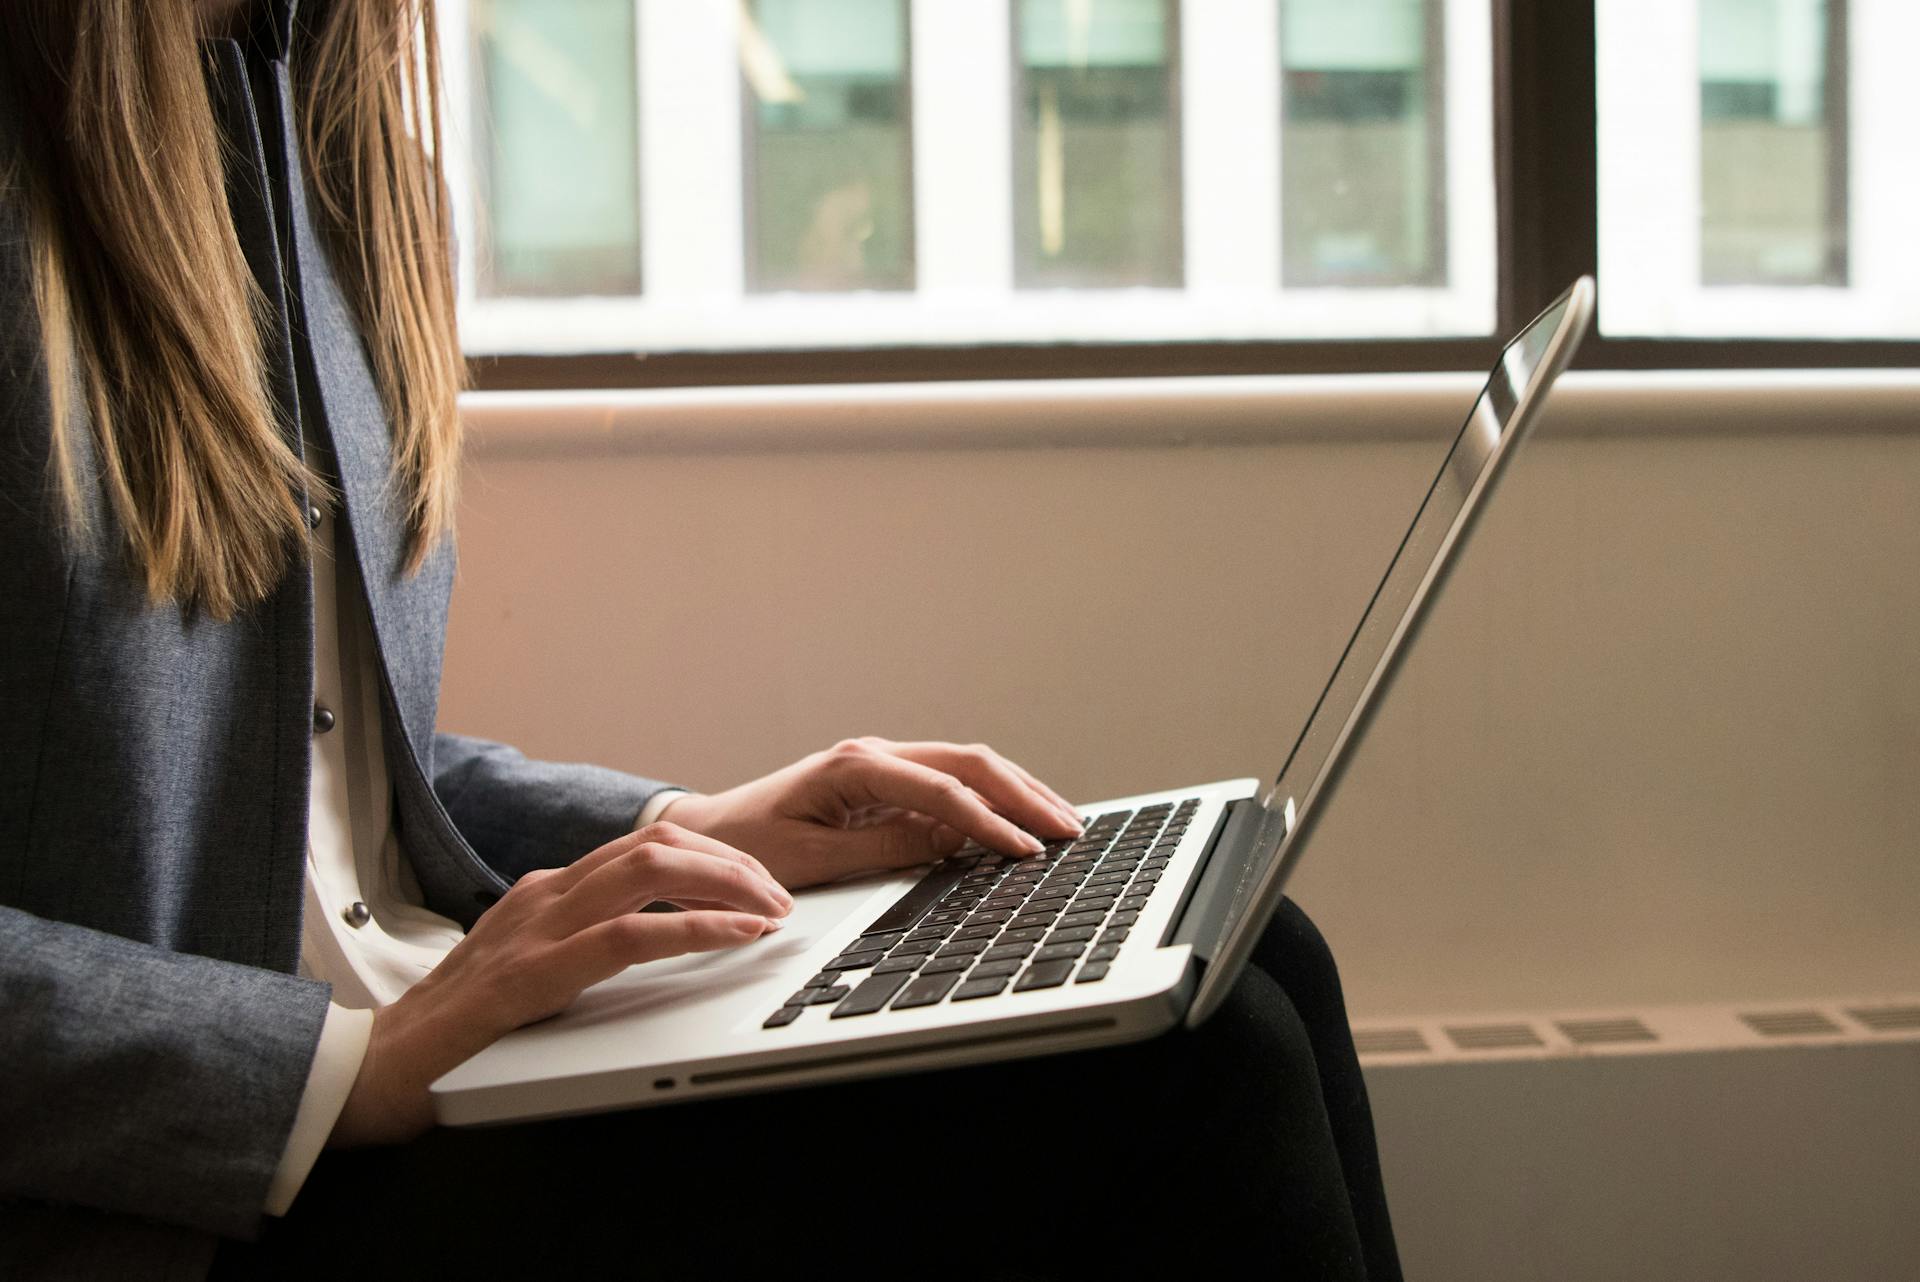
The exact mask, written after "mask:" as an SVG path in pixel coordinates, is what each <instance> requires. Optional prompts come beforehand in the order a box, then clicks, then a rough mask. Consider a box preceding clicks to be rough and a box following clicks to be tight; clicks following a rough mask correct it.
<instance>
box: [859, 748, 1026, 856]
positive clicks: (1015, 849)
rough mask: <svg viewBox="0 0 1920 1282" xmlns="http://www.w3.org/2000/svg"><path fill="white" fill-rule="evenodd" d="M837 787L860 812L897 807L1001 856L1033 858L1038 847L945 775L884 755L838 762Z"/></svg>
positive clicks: (878, 752) (863, 754)
mask: <svg viewBox="0 0 1920 1282" xmlns="http://www.w3.org/2000/svg"><path fill="white" fill-rule="evenodd" d="M840 761H841V762H842V763H843V764H842V765H841V766H840V768H839V769H840V780H839V787H840V788H841V789H842V792H843V794H844V793H847V792H851V793H852V794H854V795H852V796H849V797H847V798H846V800H848V801H850V802H852V803H853V804H854V806H855V808H858V807H860V806H900V807H903V808H905V809H907V810H912V811H915V812H917V813H919V814H923V815H929V816H931V817H933V818H935V819H938V820H939V821H940V822H942V823H944V824H946V825H947V826H949V827H951V828H956V829H958V830H959V831H960V832H962V833H965V834H966V835H967V836H969V837H971V838H973V839H974V840H975V841H977V842H979V843H980V844H981V845H983V846H986V847H987V848H988V849H991V850H997V851H999V852H1001V853H1002V854H1009V855H1031V854H1038V853H1039V851H1040V849H1041V843H1040V842H1039V840H1038V839H1036V838H1034V837H1031V836H1029V835H1027V834H1026V833H1024V832H1022V831H1020V829H1019V828H1017V827H1015V826H1014V824H1013V823H1012V821H1010V820H1008V819H1007V818H1005V817H1004V816H1002V815H997V814H995V813H994V812H993V811H992V809H990V808H989V807H988V805H987V803H986V802H984V801H982V800H981V799H980V796H979V794H978V793H976V792H974V790H973V789H972V788H969V787H968V786H967V785H966V784H965V783H963V782H961V781H960V780H959V779H958V778H956V777H954V776H953V775H950V774H947V773H946V772H945V771H941V770H935V769H934V768H933V767H931V766H923V765H921V764H920V763H919V762H917V761H909V760H908V759H907V758H905V757H901V756H896V755H895V754H894V753H892V752H889V751H885V750H877V749H876V750H873V751H868V752H861V753H858V754H854V755H848V756H845V757H842V758H840Z"/></svg>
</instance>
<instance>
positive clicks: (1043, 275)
mask: <svg viewBox="0 0 1920 1282" xmlns="http://www.w3.org/2000/svg"><path fill="white" fill-rule="evenodd" d="M1016 12H1017V18H1016V21H1017V22H1018V24H1019V41H1018V51H1019V57H1018V80H1017V91H1016V92H1017V94H1018V111H1017V115H1016V119H1015V131H1016V138H1015V148H1014V164H1015V166H1016V181H1015V188H1014V190H1015V203H1016V212H1015V217H1016V218H1017V220H1018V221H1017V224H1016V227H1015V232H1016V240H1015V246H1016V256H1015V268H1014V273H1015V279H1016V283H1017V284H1019V285H1021V286H1045V285H1080V286H1119V285H1177V284H1179V283H1180V279H1181V254H1180V221H1179V209H1180V143H1179V129H1178V124H1177V120H1176V113H1175V108H1174V104H1175V102H1176V101H1177V94H1176V92H1175V81H1174V71H1173V68H1174V65H1175V63H1174V59H1173V58H1172V57H1171V56H1170V50H1171V48H1172V46H1173V43H1174V17H1173V6H1172V4H1171V0H1019V3H1018V4H1017V6H1016Z"/></svg>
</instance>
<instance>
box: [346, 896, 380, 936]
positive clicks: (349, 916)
mask: <svg viewBox="0 0 1920 1282" xmlns="http://www.w3.org/2000/svg"><path fill="white" fill-rule="evenodd" d="M340 915H341V916H342V917H344V918H346V920H347V925H349V926H351V927H353V928H354V929H355V930H358V929H360V928H361V927H362V926H364V925H366V924H367V923H368V922H370V921H372V920H373V910H372V909H371V908H368V907H367V906H366V905H365V904H363V903H361V902H360V901H359V900H358V899H356V900H354V901H353V902H352V903H350V904H348V905H347V906H346V908H345V909H344V910H342V912H341V913H340Z"/></svg>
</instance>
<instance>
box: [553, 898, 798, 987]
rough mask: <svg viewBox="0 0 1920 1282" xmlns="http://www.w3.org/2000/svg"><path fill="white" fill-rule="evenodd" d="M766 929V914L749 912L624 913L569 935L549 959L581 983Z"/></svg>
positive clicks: (736, 941) (737, 941)
mask: <svg viewBox="0 0 1920 1282" xmlns="http://www.w3.org/2000/svg"><path fill="white" fill-rule="evenodd" d="M768 929H769V923H768V920H767V918H765V917H761V916H757V915H755V914H753V913H740V912H709V911H701V912H684V913H626V914H623V915H622V916H619V917H615V918H612V919H611V920H608V921H603V922H600V923H599V924H598V925H595V926H591V927H588V928H587V929H586V930H583V931H580V932H578V933H577V934H575V935H573V936H571V937H570V938H568V939H567V940H566V941H565V942H564V943H562V944H561V945H560V946H559V947H558V948H556V949H555V950H554V953H553V957H554V964H555V965H556V967H558V968H559V970H560V971H561V972H562V974H563V975H564V977H565V979H566V981H567V982H568V983H577V984H578V987H579V988H586V987H588V986H589V985H592V984H597V983H599V982H600V981H601V980H603V979H606V978H608V977H609V976H612V975H617V974H619V973H620V972H621V971H623V970H625V969H626V968H627V967H629V966H637V965H639V964H640V963H642V962H650V961H659V960H661V959H662V958H666V957H679V956H681V955H682V954H684V953H710V952H717V951H719V950H720V949H723V948H738V947H739V946H740V945H741V944H746V943H751V942H752V941H754V940H756V939H758V938H760V936H762V935H764V934H766V933H767V931H768ZM576 991H577V990H576Z"/></svg>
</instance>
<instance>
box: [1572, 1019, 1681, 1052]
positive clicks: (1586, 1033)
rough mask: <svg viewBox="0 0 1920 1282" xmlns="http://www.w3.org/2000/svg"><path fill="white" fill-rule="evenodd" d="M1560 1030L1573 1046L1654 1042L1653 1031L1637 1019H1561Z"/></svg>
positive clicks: (1655, 1039)
mask: <svg viewBox="0 0 1920 1282" xmlns="http://www.w3.org/2000/svg"><path fill="white" fill-rule="evenodd" d="M1560 1031H1561V1032H1563V1033H1565V1034H1566V1035H1567V1040H1568V1041H1570V1042H1572V1043H1573V1044H1574V1045H1575V1046H1609V1045H1613V1044H1615V1043H1619V1042H1654V1041H1658V1040H1660V1039H1659V1038H1658V1037H1656V1036H1655V1035H1654V1031H1653V1030H1652V1029H1651V1028H1648V1027H1647V1026H1646V1025H1645V1024H1643V1023H1641V1022H1640V1021H1639V1020H1637V1019H1633V1018H1631V1017H1629V1016H1623V1017H1621V1018H1619V1019H1563V1020H1561V1021H1560Z"/></svg>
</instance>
